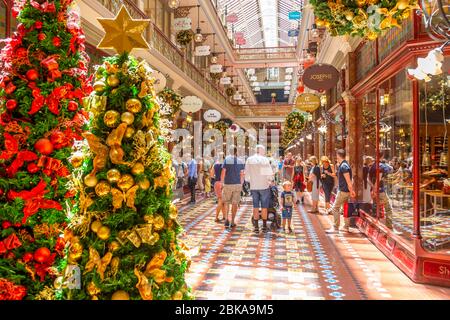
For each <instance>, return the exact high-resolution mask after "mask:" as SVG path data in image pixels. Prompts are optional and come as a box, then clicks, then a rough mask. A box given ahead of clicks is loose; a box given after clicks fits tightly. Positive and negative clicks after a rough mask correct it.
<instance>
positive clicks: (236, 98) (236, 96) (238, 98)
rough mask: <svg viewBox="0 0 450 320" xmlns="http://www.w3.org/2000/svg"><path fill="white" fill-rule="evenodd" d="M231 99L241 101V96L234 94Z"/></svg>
mask: <svg viewBox="0 0 450 320" xmlns="http://www.w3.org/2000/svg"><path fill="white" fill-rule="evenodd" d="M233 99H234V100H241V99H242V96H241V94H240V93H236V94H235V95H234V96H233Z"/></svg>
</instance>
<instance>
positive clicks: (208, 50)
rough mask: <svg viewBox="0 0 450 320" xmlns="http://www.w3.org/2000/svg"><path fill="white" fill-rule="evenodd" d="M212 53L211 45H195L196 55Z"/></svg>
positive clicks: (201, 55)
mask: <svg viewBox="0 0 450 320" xmlns="http://www.w3.org/2000/svg"><path fill="white" fill-rule="evenodd" d="M210 54H211V48H210V46H197V47H195V56H197V57H203V56H209V55H210Z"/></svg>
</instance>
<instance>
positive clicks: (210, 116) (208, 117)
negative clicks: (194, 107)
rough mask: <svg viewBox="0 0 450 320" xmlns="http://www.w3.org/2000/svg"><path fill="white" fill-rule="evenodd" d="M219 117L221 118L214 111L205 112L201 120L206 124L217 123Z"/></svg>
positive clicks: (219, 114)
mask: <svg viewBox="0 0 450 320" xmlns="http://www.w3.org/2000/svg"><path fill="white" fill-rule="evenodd" d="M221 117H222V115H221V113H220V112H219V111H217V110H216V109H210V110H207V111H206V112H205V113H204V114H203V119H205V121H206V122H217V121H219V120H220V118H221Z"/></svg>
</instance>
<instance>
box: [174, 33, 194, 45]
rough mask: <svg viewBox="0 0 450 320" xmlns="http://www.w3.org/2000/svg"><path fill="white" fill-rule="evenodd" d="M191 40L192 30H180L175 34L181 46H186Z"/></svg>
mask: <svg viewBox="0 0 450 320" xmlns="http://www.w3.org/2000/svg"><path fill="white" fill-rule="evenodd" d="M193 38H194V35H193V34H192V30H182V31H180V32H178V33H177V37H176V40H177V42H178V43H179V44H181V45H182V46H186V45H188V44H189V43H190V42H191V41H192V39H193Z"/></svg>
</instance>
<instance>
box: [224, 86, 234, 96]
mask: <svg viewBox="0 0 450 320" xmlns="http://www.w3.org/2000/svg"><path fill="white" fill-rule="evenodd" d="M235 92H236V90H235V89H234V87H228V88H226V89H225V94H226V95H227V96H228V97H231V96H233V95H234V93H235Z"/></svg>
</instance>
